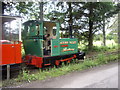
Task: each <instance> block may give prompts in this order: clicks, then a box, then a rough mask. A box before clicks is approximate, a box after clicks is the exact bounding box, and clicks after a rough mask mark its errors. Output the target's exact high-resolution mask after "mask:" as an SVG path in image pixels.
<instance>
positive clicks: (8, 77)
mask: <svg viewBox="0 0 120 90" xmlns="http://www.w3.org/2000/svg"><path fill="white" fill-rule="evenodd" d="M9 79H10V65H9V64H8V65H7V80H9Z"/></svg>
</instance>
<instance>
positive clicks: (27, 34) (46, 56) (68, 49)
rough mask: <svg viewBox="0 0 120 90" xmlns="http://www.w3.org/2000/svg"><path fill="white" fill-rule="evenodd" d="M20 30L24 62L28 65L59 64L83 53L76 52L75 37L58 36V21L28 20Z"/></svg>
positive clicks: (81, 56) (76, 43)
mask: <svg viewBox="0 0 120 90" xmlns="http://www.w3.org/2000/svg"><path fill="white" fill-rule="evenodd" d="M23 25H24V29H23V32H22V39H23V47H24V50H25V62H26V63H27V64H29V65H35V66H36V67H40V68H41V67H42V66H43V65H44V66H45V65H59V63H60V62H66V61H67V62H70V61H71V60H72V59H75V58H77V57H80V59H81V58H83V57H84V54H80V53H79V52H78V40H77V38H60V33H59V31H60V24H59V23H58V22H49V21H37V20H30V21H27V22H25V23H24V24H23Z"/></svg>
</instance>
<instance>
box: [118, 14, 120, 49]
mask: <svg viewBox="0 0 120 90" xmlns="http://www.w3.org/2000/svg"><path fill="white" fill-rule="evenodd" d="M118 44H119V45H120V12H118ZM119 49H120V46H119Z"/></svg>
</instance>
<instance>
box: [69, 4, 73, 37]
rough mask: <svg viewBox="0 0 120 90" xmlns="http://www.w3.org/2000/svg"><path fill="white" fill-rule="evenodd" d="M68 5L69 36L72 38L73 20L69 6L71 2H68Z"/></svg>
mask: <svg viewBox="0 0 120 90" xmlns="http://www.w3.org/2000/svg"><path fill="white" fill-rule="evenodd" d="M68 6H69V9H68V10H69V18H70V19H69V36H70V38H72V25H73V20H72V7H71V2H68Z"/></svg>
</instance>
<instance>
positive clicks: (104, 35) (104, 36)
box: [103, 17, 106, 46]
mask: <svg viewBox="0 0 120 90" xmlns="http://www.w3.org/2000/svg"><path fill="white" fill-rule="evenodd" d="M103 45H104V46H106V34H105V18H104V17H103Z"/></svg>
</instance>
